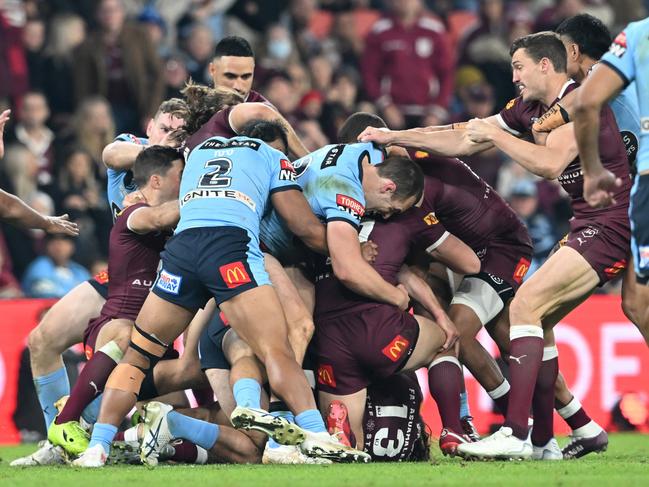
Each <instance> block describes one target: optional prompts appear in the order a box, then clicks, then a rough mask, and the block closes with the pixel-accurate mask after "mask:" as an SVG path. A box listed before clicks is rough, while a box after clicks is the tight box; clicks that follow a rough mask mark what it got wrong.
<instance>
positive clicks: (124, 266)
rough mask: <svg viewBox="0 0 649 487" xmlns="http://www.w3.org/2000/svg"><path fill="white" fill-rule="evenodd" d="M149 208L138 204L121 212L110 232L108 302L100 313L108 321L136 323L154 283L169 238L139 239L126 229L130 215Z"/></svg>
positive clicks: (165, 235) (148, 236)
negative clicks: (120, 320)
mask: <svg viewBox="0 0 649 487" xmlns="http://www.w3.org/2000/svg"><path fill="white" fill-rule="evenodd" d="M146 206H148V205H147V204H146V203H138V204H136V205H133V206H129V207H128V208H126V209H124V210H122V212H121V213H119V214H118V215H117V219H116V220H115V224H114V225H113V229H112V230H111V231H110V240H109V247H108V275H109V276H110V281H109V283H108V299H107V300H106V303H105V304H104V306H103V308H102V309H101V315H102V316H105V317H107V318H111V319H114V318H126V319H131V320H135V318H136V317H137V315H138V313H139V312H140V308H141V307H142V305H143V304H144V300H145V299H146V297H147V296H148V294H149V288H150V287H151V286H152V285H153V281H154V280H155V277H156V271H157V269H158V262H159V261H160V252H162V249H163V248H164V245H165V242H166V241H167V238H168V237H169V234H168V233H166V232H163V233H160V232H155V233H147V234H145V235H138V234H137V233H133V232H132V231H131V230H129V229H128V227H127V225H126V224H127V221H128V217H129V216H130V215H131V213H133V212H134V211H135V210H137V209H139V208H143V207H146Z"/></svg>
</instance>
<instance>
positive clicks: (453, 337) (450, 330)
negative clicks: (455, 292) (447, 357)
mask: <svg viewBox="0 0 649 487" xmlns="http://www.w3.org/2000/svg"><path fill="white" fill-rule="evenodd" d="M435 320H436V321H437V324H438V325H439V327H440V328H441V329H442V330H443V331H444V333H445V334H446V341H444V345H442V347H441V348H440V349H439V351H440V352H446V351H447V350H450V349H451V348H453V347H455V346H456V344H457V343H458V340H459V338H460V332H459V331H457V327H456V326H455V323H453V322H452V321H451V319H450V318H449V317H448V315H447V314H446V313H444V312H443V311H442V312H441V313H440V314H438V315H437V316H435Z"/></svg>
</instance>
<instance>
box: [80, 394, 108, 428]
mask: <svg viewBox="0 0 649 487" xmlns="http://www.w3.org/2000/svg"><path fill="white" fill-rule="evenodd" d="M102 397H104V394H103V393H102V394H99V395H98V396H97V397H96V398H95V399H94V400H93V401H92V402H91V403H90V404H88V405H87V406H86V408H85V409H84V410H83V412H82V413H81V417H82V418H83V419H84V421H85V422H86V423H88V424H95V423H96V422H97V418H98V417H99V408H101V398H102Z"/></svg>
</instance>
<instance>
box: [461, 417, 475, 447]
mask: <svg viewBox="0 0 649 487" xmlns="http://www.w3.org/2000/svg"><path fill="white" fill-rule="evenodd" d="M460 424H461V425H462V432H463V433H464V434H465V435H467V436H468V437H469V438H470V439H471V441H478V440H480V433H478V430H477V429H475V426H474V425H473V416H462V417H461V418H460Z"/></svg>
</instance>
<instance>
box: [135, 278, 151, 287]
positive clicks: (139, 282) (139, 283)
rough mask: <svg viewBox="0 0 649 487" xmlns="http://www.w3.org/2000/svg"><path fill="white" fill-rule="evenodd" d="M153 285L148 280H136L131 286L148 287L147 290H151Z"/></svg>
mask: <svg viewBox="0 0 649 487" xmlns="http://www.w3.org/2000/svg"><path fill="white" fill-rule="evenodd" d="M152 285H153V281H149V280H148V279H134V280H133V282H132V283H131V286H138V287H146V288H150V287H151V286H152Z"/></svg>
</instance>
